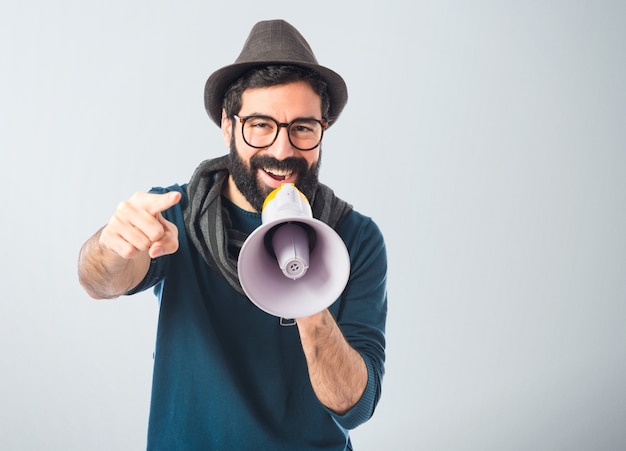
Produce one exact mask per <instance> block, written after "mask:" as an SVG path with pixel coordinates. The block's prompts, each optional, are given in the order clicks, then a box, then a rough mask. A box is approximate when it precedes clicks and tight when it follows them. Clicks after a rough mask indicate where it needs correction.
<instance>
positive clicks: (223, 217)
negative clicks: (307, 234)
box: [184, 155, 352, 294]
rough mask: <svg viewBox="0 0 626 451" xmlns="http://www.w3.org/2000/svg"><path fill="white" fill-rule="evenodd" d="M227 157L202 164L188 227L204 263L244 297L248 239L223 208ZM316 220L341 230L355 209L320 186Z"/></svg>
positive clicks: (190, 192)
mask: <svg viewBox="0 0 626 451" xmlns="http://www.w3.org/2000/svg"><path fill="white" fill-rule="evenodd" d="M228 159H229V156H228V155H225V156H222V157H219V158H215V159H210V160H205V161H203V162H202V163H200V166H198V168H197V169H196V171H195V172H194V174H193V175H192V177H191V180H190V181H189V184H188V185H187V196H188V197H189V202H188V204H187V206H186V207H185V212H184V216H185V227H186V229H187V234H188V235H189V237H190V238H191V241H192V242H193V244H194V245H195V246H196V249H197V250H198V252H200V255H202V257H203V258H204V261H205V262H206V263H207V264H208V265H209V266H210V267H211V268H213V269H215V270H217V271H218V272H219V273H220V274H221V275H222V276H224V278H225V279H226V280H227V281H228V283H229V284H230V285H231V286H232V287H233V288H234V289H235V290H237V291H238V292H239V293H241V294H244V292H243V289H242V288H241V285H240V284H239V277H238V275H237V258H238V256H239V250H240V249H241V246H242V245H243V243H244V241H245V240H246V238H247V235H246V234H245V233H242V232H240V231H238V230H235V229H233V228H232V226H231V221H230V217H229V215H228V211H227V210H226V209H225V208H223V206H222V188H223V186H224V183H225V182H226V180H227V179H228ZM310 202H311V210H312V211H313V217H314V218H316V219H319V220H320V221H322V222H325V223H326V224H328V225H329V226H330V227H332V228H333V229H336V228H337V227H339V225H340V224H341V222H342V221H343V220H344V219H345V217H346V216H347V215H348V214H349V213H350V211H352V206H351V205H349V204H348V203H346V202H345V201H343V200H341V199H339V198H338V197H336V196H335V193H334V192H333V191H332V190H331V189H330V188H329V187H327V186H326V185H323V184H321V183H320V184H319V185H318V188H317V191H316V193H315V195H314V197H313V199H310Z"/></svg>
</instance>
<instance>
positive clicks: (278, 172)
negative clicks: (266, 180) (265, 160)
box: [263, 168, 291, 178]
mask: <svg viewBox="0 0 626 451" xmlns="http://www.w3.org/2000/svg"><path fill="white" fill-rule="evenodd" d="M263 170H264V171H265V172H267V173H268V174H272V175H276V176H278V177H285V178H289V176H290V175H291V171H288V170H286V169H283V170H280V169H270V168H263Z"/></svg>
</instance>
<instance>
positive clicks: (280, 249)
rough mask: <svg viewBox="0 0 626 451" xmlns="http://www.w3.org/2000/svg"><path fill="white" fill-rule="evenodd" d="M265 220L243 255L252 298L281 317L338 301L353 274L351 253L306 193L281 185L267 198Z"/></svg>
mask: <svg viewBox="0 0 626 451" xmlns="http://www.w3.org/2000/svg"><path fill="white" fill-rule="evenodd" d="M261 218H262V224H261V226H259V227H258V228H257V229H256V230H254V231H253V232H252V233H251V234H250V236H249V237H248V238H247V239H246V241H245V242H244V243H243V246H242V247H241V251H240V253H239V261H238V273H239V282H240V283H241V286H242V288H243V290H244V292H245V293H246V295H247V296H248V298H249V299H250V300H251V301H252V302H253V303H254V304H255V305H256V306H257V307H258V308H260V309H261V310H263V311H264V312H266V313H269V314H271V315H274V316H278V317H282V318H301V317H305V316H309V315H312V314H314V313H317V312H320V311H322V310H324V309H325V308H327V307H328V306H330V305H331V304H332V303H333V302H335V300H336V299H337V298H338V297H339V295H340V294H341V292H342V291H343V289H344V288H345V286H346V283H347V282H348V277H349V275H350V258H349V255H348V251H347V249H346V246H345V245H344V243H343V240H342V239H341V237H340V236H339V235H337V233H336V232H335V231H334V230H333V229H332V228H331V227H330V226H328V225H327V224H325V223H324V222H322V221H320V220H318V219H315V218H313V214H312V212H311V206H310V205H309V202H308V200H307V199H306V197H305V196H304V194H302V193H301V192H300V191H299V190H298V189H297V188H296V187H295V186H294V185H293V184H283V185H281V186H280V187H279V188H276V189H275V190H274V191H272V192H271V193H270V194H269V195H268V196H267V199H266V200H265V203H264V205H263V212H262V215H261Z"/></svg>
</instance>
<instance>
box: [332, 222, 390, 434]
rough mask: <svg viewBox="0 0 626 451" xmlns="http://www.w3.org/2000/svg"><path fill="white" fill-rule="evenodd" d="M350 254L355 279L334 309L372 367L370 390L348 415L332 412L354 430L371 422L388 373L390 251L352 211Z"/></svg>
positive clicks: (347, 234) (344, 229) (345, 231)
mask: <svg viewBox="0 0 626 451" xmlns="http://www.w3.org/2000/svg"><path fill="white" fill-rule="evenodd" d="M338 232H339V234H340V235H341V236H342V238H343V239H344V241H345V242H346V246H347V247H348V251H349V253H350V279H349V281H348V284H347V285H346V288H345V290H344V292H343V294H342V296H341V298H340V299H339V301H338V302H335V303H334V304H333V305H332V306H331V312H332V313H333V314H334V315H335V318H336V320H337V324H338V325H339V327H340V329H341V331H342V333H343V334H344V337H345V338H346V340H347V341H348V343H350V345H351V346H352V347H353V348H354V349H355V350H356V351H357V352H359V353H360V354H361V356H362V357H363V360H364V361H365V366H366V368H367V386H366V388H365V391H364V392H363V395H362V396H361V398H360V400H359V401H358V402H357V404H356V405H354V406H353V407H352V408H351V409H350V410H349V411H348V412H346V413H345V414H343V415H338V414H336V413H334V412H331V414H332V416H333V418H334V419H335V421H337V422H338V423H339V424H340V425H341V426H342V427H344V428H346V429H354V428H356V427H357V426H359V425H360V424H362V423H364V422H365V421H367V420H368V419H369V418H370V417H371V416H372V415H373V414H374V410H375V408H376V405H377V404H378V401H379V400H380V396H381V389H382V379H383V375H384V373H385V346H386V342H385V324H386V319H387V287H386V284H387V252H386V248H385V243H384V239H383V236H382V233H381V231H380V229H379V228H378V226H377V225H376V224H375V223H374V222H373V221H372V220H371V219H370V218H367V217H364V216H362V215H360V214H358V213H355V212H353V213H351V215H350V216H348V218H346V220H345V221H344V223H343V224H342V225H341V226H340V228H339V229H338Z"/></svg>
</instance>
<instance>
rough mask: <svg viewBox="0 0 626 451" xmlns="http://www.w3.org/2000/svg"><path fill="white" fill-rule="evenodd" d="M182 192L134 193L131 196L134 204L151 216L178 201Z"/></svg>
mask: <svg viewBox="0 0 626 451" xmlns="http://www.w3.org/2000/svg"><path fill="white" fill-rule="evenodd" d="M181 197H182V194H181V193H179V192H178V191H170V192H168V193H164V194H157V193H136V194H135V195H134V196H133V201H134V202H135V205H136V206H137V207H139V208H141V209H143V210H145V211H147V212H148V213H150V214H151V215H153V216H156V215H157V214H158V213H161V212H163V211H165V210H167V209H168V208H170V207H172V206H174V205H176V204H177V203H178V202H180V199H181Z"/></svg>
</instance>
